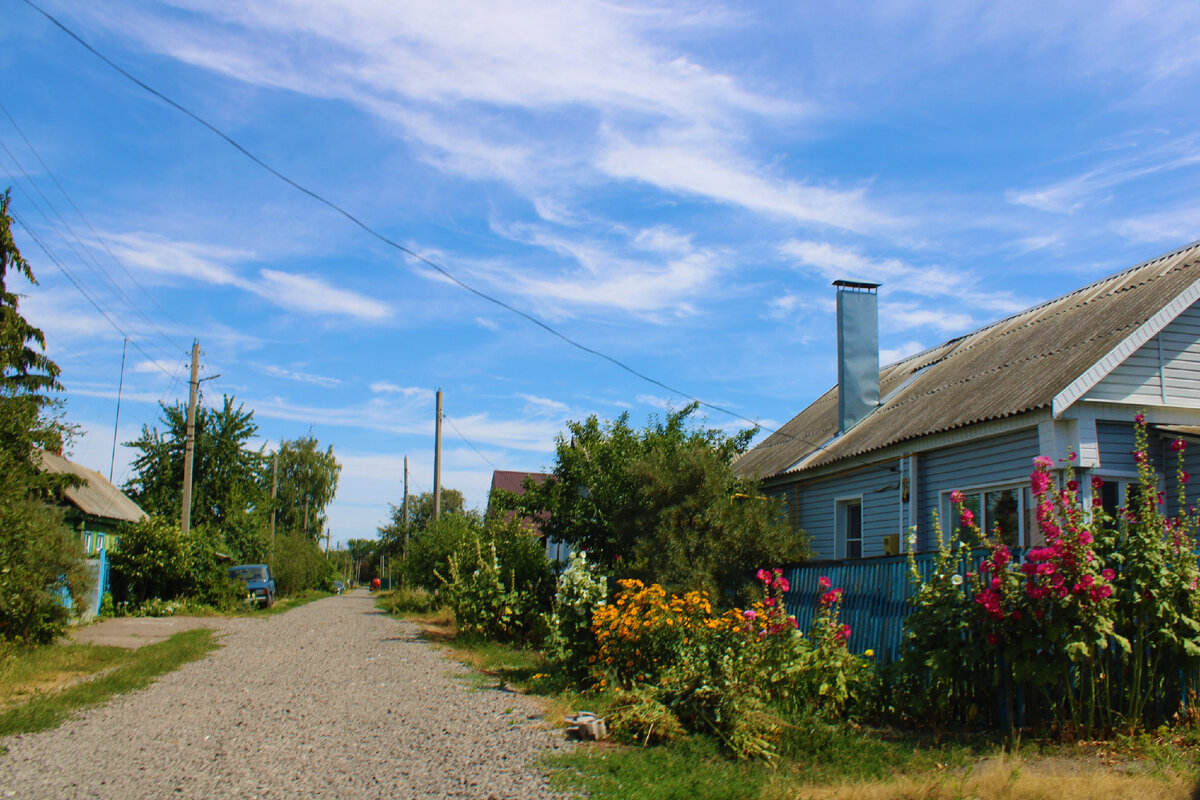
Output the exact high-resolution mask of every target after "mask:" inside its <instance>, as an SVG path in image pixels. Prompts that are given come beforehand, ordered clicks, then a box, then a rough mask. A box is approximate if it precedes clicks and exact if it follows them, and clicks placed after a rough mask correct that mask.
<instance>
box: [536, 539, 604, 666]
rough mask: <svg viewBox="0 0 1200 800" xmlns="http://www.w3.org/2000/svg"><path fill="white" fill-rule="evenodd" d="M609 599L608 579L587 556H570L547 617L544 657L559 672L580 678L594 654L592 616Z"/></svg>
mask: <svg viewBox="0 0 1200 800" xmlns="http://www.w3.org/2000/svg"><path fill="white" fill-rule="evenodd" d="M607 597H608V579H607V578H606V577H604V576H603V575H601V574H599V572H598V570H597V568H596V566H595V565H593V564H589V563H588V560H587V553H583V552H579V553H571V555H570V557H569V559H568V562H567V567H566V569H564V570H563V571H562V574H560V575H559V576H558V581H557V584H556V590H555V593H554V605H553V607H552V610H551V613H550V615H549V616H548V617H547V620H546V626H547V628H548V629H549V635H548V636H547V637H546V648H545V649H546V658H547V659H549V660H550V662H551V663H552V664H554V665H556V666H557V667H558V668H559V670H560V671H563V672H567V673H570V674H571V675H572V676H574V677H577V678H581V677H583V676H584V675H586V673H587V664H588V658H589V657H591V656H592V655H593V654H594V653H595V651H596V635H595V634H594V633H593V632H592V616H593V614H594V613H595V610H596V609H597V608H598V607H600V606H602V605H604V602H605V599H606V598H607Z"/></svg>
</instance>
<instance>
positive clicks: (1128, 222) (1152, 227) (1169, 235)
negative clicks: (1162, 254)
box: [1115, 206, 1200, 245]
mask: <svg viewBox="0 0 1200 800" xmlns="http://www.w3.org/2000/svg"><path fill="white" fill-rule="evenodd" d="M1115 227H1116V231H1117V233H1119V234H1121V235H1122V236H1124V237H1125V238H1127V239H1131V240H1133V241H1136V242H1154V243H1159V242H1163V243H1168V244H1177V245H1183V244H1187V243H1189V242H1194V241H1196V240H1197V239H1200V206H1197V207H1182V208H1175V209H1170V210H1164V211H1160V212H1158V213H1155V214H1148V215H1145V216H1140V217H1131V218H1129V219H1125V220H1121V221H1119V222H1117V223H1116V226H1115Z"/></svg>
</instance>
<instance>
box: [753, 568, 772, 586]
mask: <svg viewBox="0 0 1200 800" xmlns="http://www.w3.org/2000/svg"><path fill="white" fill-rule="evenodd" d="M754 577H756V578H758V579H759V580H760V581H762V582H763V583H766V582H767V581H768V580H770V578H771V573H769V572H767V571H766V570H765V569H760V570H759V571H758V572H756V573H754Z"/></svg>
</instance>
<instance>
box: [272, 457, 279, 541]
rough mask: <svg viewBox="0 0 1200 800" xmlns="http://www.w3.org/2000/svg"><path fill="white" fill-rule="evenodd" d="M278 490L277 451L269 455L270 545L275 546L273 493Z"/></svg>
mask: <svg viewBox="0 0 1200 800" xmlns="http://www.w3.org/2000/svg"><path fill="white" fill-rule="evenodd" d="M278 492H279V451H278V450H276V451H275V452H274V453H273V454H272V455H271V546H272V547H274V546H275V495H276V494H277V493H278Z"/></svg>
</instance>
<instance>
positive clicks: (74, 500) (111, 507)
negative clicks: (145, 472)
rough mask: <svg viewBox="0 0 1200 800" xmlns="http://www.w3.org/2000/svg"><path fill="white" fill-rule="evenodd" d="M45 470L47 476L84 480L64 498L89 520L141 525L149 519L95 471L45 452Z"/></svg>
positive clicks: (42, 459)
mask: <svg viewBox="0 0 1200 800" xmlns="http://www.w3.org/2000/svg"><path fill="white" fill-rule="evenodd" d="M41 469H42V471H43V472H52V473H55V474H58V475H74V476H75V477H77V478H82V479H83V480H84V483H83V485H81V486H69V487H67V488H66V489H65V490H64V491H63V495H64V497H65V498H66V500H67V502H69V503H70V504H71V505H73V506H75V507H76V508H78V509H79V510H80V511H82V512H83V513H84V514H87V515H88V516H89V517H97V518H99V519H106V520H113V521H117V522H137V521H139V520H143V519H145V518H146V512H145V511H143V510H142V509H141V507H140V506H139V505H138V504H137V503H135V502H133V501H132V500H130V499H129V498H128V497H127V496H126V495H125V494H124V493H123V492H122V491H121V490H120V489H118V488H117V487H116V486H114V485H113V484H112V483H111V482H110V481H109V480H108V478H105V477H104V476H103V475H101V474H100V473H99V472H97V471H96V470H94V469H88V468H87V467H84V466H81V465H79V464H76V463H75V462H74V461H70V460H68V459H66V458H63V457H62V456H60V455H57V454H55V453H50V452H47V451H45V450H43V451H42V452H41Z"/></svg>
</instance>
